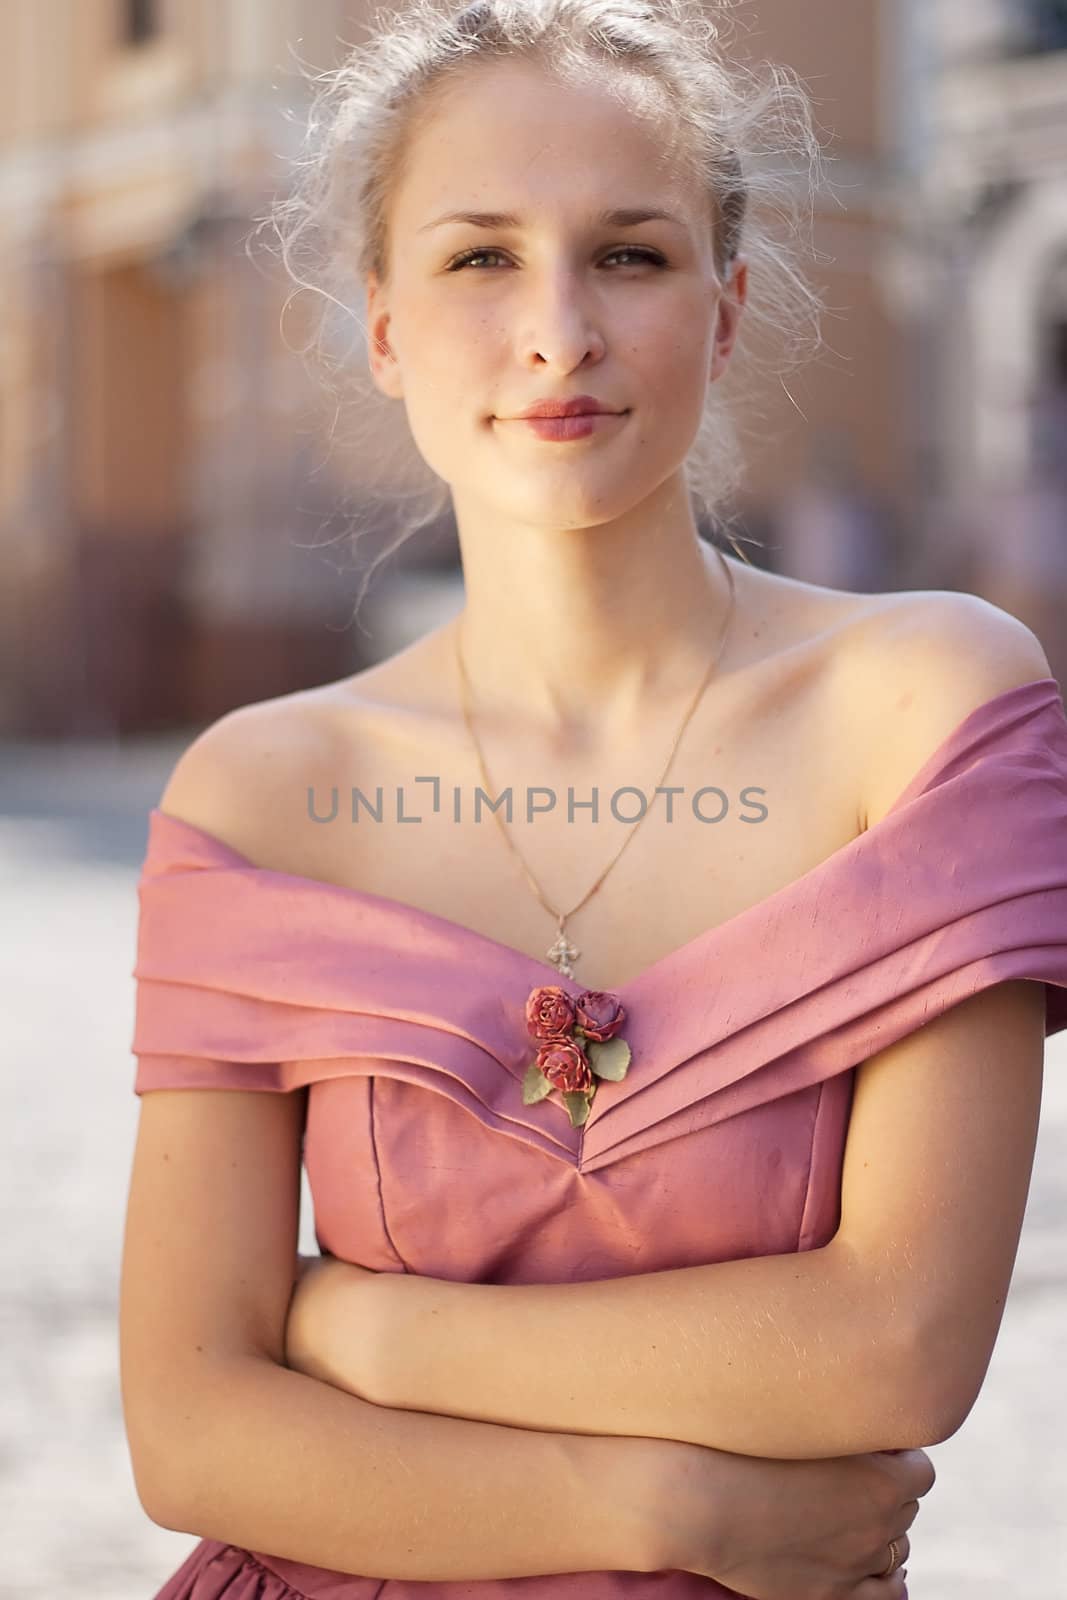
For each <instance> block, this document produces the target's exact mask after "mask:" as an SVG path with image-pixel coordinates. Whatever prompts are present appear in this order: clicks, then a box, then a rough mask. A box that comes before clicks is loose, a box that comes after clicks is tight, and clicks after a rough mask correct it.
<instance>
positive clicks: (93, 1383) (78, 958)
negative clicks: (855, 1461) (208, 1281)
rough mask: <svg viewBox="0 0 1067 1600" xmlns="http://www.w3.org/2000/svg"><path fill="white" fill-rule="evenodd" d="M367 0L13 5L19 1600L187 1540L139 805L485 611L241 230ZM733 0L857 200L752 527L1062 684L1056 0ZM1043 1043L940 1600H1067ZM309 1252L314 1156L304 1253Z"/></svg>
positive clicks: (1054, 1170)
mask: <svg viewBox="0 0 1067 1600" xmlns="http://www.w3.org/2000/svg"><path fill="white" fill-rule="evenodd" d="M371 9H372V8H371V7H370V5H369V4H368V3H365V0H356V3H353V0H8V3H7V4H6V5H5V6H4V7H3V34H2V40H3V50H2V51H0V352H2V359H0V896H2V901H0V903H2V907H3V912H4V916H3V924H2V933H0V1016H2V1017H3V1024H4V1026H3V1038H4V1043H5V1049H4V1053H3V1069H4V1070H3V1073H2V1075H0V1092H2V1093H3V1096H4V1099H5V1109H6V1112H7V1115H6V1117H5V1118H4V1121H3V1127H4V1129H5V1132H6V1135H7V1149H6V1150H5V1152H4V1159H3V1162H2V1169H3V1172H4V1175H5V1183H6V1185H7V1193H6V1196H5V1198H6V1199H7V1201H8V1205H7V1207H6V1213H7V1215H9V1216H10V1217H12V1218H13V1219H14V1226H12V1227H9V1228H8V1229H7V1231H6V1236H5V1244H4V1249H5V1253H6V1257H7V1259H6V1262H5V1268H6V1270H5V1273H4V1283H5V1290H6V1292H5V1294H4V1297H3V1302H2V1305H3V1309H2V1312H0V1319H2V1320H0V1327H2V1331H3V1335H4V1352H5V1355H6V1356H7V1361H8V1370H9V1372H10V1373H11V1378H10V1381H9V1384H8V1395H7V1397H6V1398H7V1403H6V1404H5V1406H4V1407H3V1421H2V1422H0V1470H2V1472H3V1483H2V1487H3V1503H4V1507H5V1512H6V1517H5V1523H6V1525H7V1527H8V1529H9V1533H8V1536H7V1538H6V1539H5V1551H4V1555H5V1560H4V1571H3V1572H2V1573H0V1597H4V1596H7V1595H10V1596H12V1600H14V1597H15V1596H18V1597H19V1600H58V1597H60V1596H67V1595H77V1597H78V1600H147V1597H149V1596H151V1595H153V1594H155V1592H156V1590H157V1588H158V1586H159V1584H160V1583H161V1582H162V1581H163V1579H164V1578H165V1577H166V1576H167V1575H168V1574H169V1573H171V1572H172V1571H173V1570H174V1568H175V1567H176V1566H177V1564H178V1562H179V1560H180V1559H181V1558H182V1556H183V1555H184V1553H185V1552H186V1551H187V1550H188V1549H189V1548H191V1546H192V1544H193V1542H194V1541H193V1539H192V1537H191V1536H188V1535H184V1534H175V1533H172V1532H169V1531H168V1530H165V1529H162V1528H159V1527H156V1526H155V1525H154V1524H153V1523H151V1522H150V1521H149V1519H148V1518H147V1516H146V1515H145V1514H144V1512H143V1510H142V1509H141V1506H140V1504H139V1502H138V1500H137V1497H136V1493H135V1491H134V1486H133V1480H132V1475H131V1471H130V1465H129V1459H128V1451H127V1445H126V1439H125V1433H124V1428H123V1420H122V1414H121V1406H120V1399H119V1388H118V1345H117V1303H116V1297H117V1287H118V1270H119V1262H120V1253H121V1244H122V1226H123V1218H124V1210H125V1204H126V1196H127V1185H128V1181H129V1172H130V1160H131V1156H132V1149H133V1140H134V1135H135V1130H136V1122H137V1109H138V1102H137V1100H136V1098H135V1096H134V1094H133V1092H132V1084H133V1074H134V1060H133V1057H132V1055H131V1054H130V1049H129V1046H130V1039H131V1035H132V1027H133V998H134V987H133V980H132V975H131V974H132V966H133V960H134V946H135V931H136V915H137V902H136V895H135V885H136V878H137V873H138V868H139V865H140V861H141V858H142V855H143V852H144V845H145V836H146V827H147V813H148V810H149V808H150V807H151V806H152V805H154V804H155V803H156V802H157V801H158V799H159V796H160V794H161V792H162V789H163V786H164V783H165V781H166V778H167V776H168V774H169V772H170V770H171V768H172V766H173V764H174V761H175V760H176V758H177V756H178V754H179V752H180V751H181V750H182V749H183V748H184V747H185V746H186V745H187V744H188V743H189V742H190V740H191V739H192V738H193V737H194V736H195V734H196V733H197V732H198V731H199V730H200V729H201V728H203V727H204V726H205V725H207V724H208V723H209V722H211V721H213V720H215V719H216V718H217V717H219V716H220V715H222V714H224V713H225V712H226V711H228V710H229V709H231V708H232V707H234V706H237V705H243V704H247V703H249V702H251V701H257V700H263V699H267V698H270V697H272V696H276V695H280V694H284V693H287V692H289V691H291V690H297V689H301V688H304V687H307V686H310V685H312V684H317V683H323V682H327V681H332V680H334V679H337V678H340V677H343V676H345V675H347V674H349V673H353V672H356V671H358V670H360V669H361V668H362V667H365V666H369V665H372V664H374V663H375V662H376V661H379V660H382V659H384V658H386V657H388V656H390V655H392V654H393V653H395V651H397V650H398V649H400V648H402V647H403V646H404V645H406V644H407V643H409V642H410V641H411V640H413V639H415V638H417V637H419V636H420V635H421V634H422V633H424V632H425V631H427V630H428V629H429V628H431V627H435V626H437V625H438V623H440V622H442V621H443V620H444V619H445V618H446V616H448V615H450V614H451V613H452V612H453V611H454V610H455V609H456V608H458V606H459V605H460V603H461V600H462V586H461V574H460V570H459V566H458V545H457V540H456V533H455V526H454V523H453V520H452V518H451V515H450V514H446V515H444V516H441V517H436V518H434V519H432V520H430V521H429V522H428V523H427V525H426V526H425V527H423V528H422V529H421V530H420V531H419V532H417V533H416V534H415V535H414V536H413V537H410V538H409V539H407V540H406V541H405V542H404V543H403V544H402V545H401V546H400V548H398V549H396V550H395V551H391V550H390V548H389V546H390V543H391V537H392V528H391V525H390V520H389V516H388V510H389V504H390V496H389V494H386V495H385V498H384V499H382V498H379V496H380V494H381V492H382V488H383V484H384V482H385V480H384V479H383V478H379V477H377V476H376V477H375V478H374V482H373V485H372V483H371V479H370V472H371V469H372V468H377V467H379V466H381V464H382V462H383V461H386V460H388V463H389V470H390V471H392V470H393V469H394V467H395V468H396V472H395V482H394V483H393V488H394V489H395V490H396V494H395V496H394V498H396V499H399V491H400V490H401V489H402V488H404V487H405V486H406V485H407V482H408V480H407V478H406V476H405V472H404V470H402V462H401V457H402V454H403V452H398V454H397V457H396V462H395V463H394V462H393V460H392V457H391V456H389V453H388V452H379V451H377V450H372V449H370V448H368V445H367V442H366V441H367V437H368V435H367V433H366V431H365V429H364V428H363V426H362V424H361V423H360V420H359V419H358V418H353V417H352V416H351V415H350V414H349V412H348V410H347V409H346V408H345V407H343V406H342V407H341V408H340V409H339V410H335V406H334V402H333V398H332V396H330V395H329V394H327V392H326V391H325V390H324V386H323V382H322V378H323V372H322V370H319V371H316V370H315V369H314V363H313V361H312V359H311V356H310V354H309V353H308V352H309V351H310V349H311V348H312V347H314V348H316V350H317V354H318V355H320V356H321V357H322V358H323V363H324V365H328V364H329V363H330V362H331V361H332V362H334V363H337V364H338V365H339V366H343V363H344V361H345V360H346V359H347V360H348V361H349V362H352V361H354V362H356V363H357V364H358V363H359V362H360V361H363V362H365V360H366V356H365V350H363V349H362V348H361V347H360V346H359V344H358V339H356V335H355V333H354V331H353V327H352V325H351V324H352V319H351V318H350V317H347V316H342V317H338V316H335V315H334V311H335V310H336V309H337V308H331V310H330V312H329V315H328V316H326V319H325V320H323V318H324V310H323V304H322V303H321V300H320V301H319V302H318V303H316V299H315V296H314V295H310V294H308V293H294V286H293V282H292V280H291V278H290V277H289V276H288V275H287V274H286V273H285V272H284V271H283V270H282V267H281V264H280V263H279V262H278V261H277V259H275V258H272V256H271V255H270V254H269V252H268V251H266V250H265V249H259V248H256V247H255V246H254V245H253V243H252V241H251V235H252V234H253V232H254V229H255V224H256V219H257V218H259V217H261V216H262V215H263V213H264V211H265V210H266V209H267V208H268V206H269V205H270V203H271V201H272V200H273V199H274V198H276V197H277V195H278V194H279V192H280V191H284V185H285V183H286V182H287V181H288V178H287V174H288V172H289V167H288V165H287V163H288V162H290V161H291V160H292V159H293V158H294V157H295V155H296V154H297V152H298V149H299V145H300V139H301V136H302V132H303V123H304V120H305V118H306V113H307V108H308V99H309V85H308V80H307V77H306V76H305V75H304V74H305V73H306V74H310V75H311V76H312V77H313V75H314V72H315V71H316V70H325V69H328V68H333V67H336V66H337V65H339V64H340V62H341V61H342V60H343V58H344V54H345V44H346V43H354V42H357V41H358V40H359V39H360V37H361V36H362V33H363V30H364V27H365V23H366V19H367V17H368V16H369V14H370V12H371ZM737 13H738V16H739V19H740V23H741V27H742V31H741V34H740V39H741V41H742V43H741V49H742V50H743V51H744V52H745V53H747V54H748V55H750V56H751V57H752V58H753V59H763V58H769V59H770V60H772V61H773V60H778V61H782V62H786V63H788V64H789V65H790V66H791V67H792V68H793V69H794V70H795V71H797V72H798V73H799V74H800V75H801V77H802V79H804V80H805V81H806V82H807V84H808V86H809V90H810V92H811V93H812V95H813V97H814V100H815V104H816V115H817V123H818V127H819V130H820V137H821V138H822V139H823V140H824V142H825V148H826V153H827V155H828V156H830V157H831V158H832V160H831V163H830V172H829V176H830V180H831V183H832V185H833V191H834V192H833V193H832V194H827V195H821V196H819V197H818V200H817V203H816V206H815V210H814V214H813V216H812V219H811V224H812V243H813V247H814V254H813V256H812V259H811V261H810V262H807V263H804V266H805V270H806V271H807V273H808V275H809V276H810V278H811V279H812V281H813V282H814V283H815V284H816V286H817V287H818V288H819V290H820V291H821V292H822V293H823V294H824V295H825V298H826V301H827V304H828V306H829V311H828V313H827V315H826V317H825V321H824V326H823V337H824V340H825V349H824V350H823V351H822V353H821V355H820V357H819V358H818V359H816V360H813V361H812V362H811V363H810V364H808V365H807V366H805V367H803V368H802V369H801V370H800V372H799V373H798V374H796V375H790V378H789V381H788V385H786V384H785V383H776V382H773V381H768V382H766V383H765V384H764V385H763V386H762V387H759V385H758V384H757V385H756V386H755V387H753V385H752V382H751V381H750V379H749V377H748V376H747V375H746V368H745V366H744V363H743V361H739V360H737V358H735V362H734V364H733V365H735V366H736V367H737V369H738V370H737V375H736V378H735V375H734V371H733V368H732V369H731V372H730V374H729V378H728V381H729V383H730V385H731V386H736V387H735V388H734V392H735V395H736V398H737V400H738V402H739V403H741V402H744V403H745V406H746V407H747V406H748V405H749V404H751V405H752V406H753V407H754V408H755V412H754V414H756V415H758V417H759V422H758V425H757V426H756V427H755V430H754V431H751V432H749V433H748V434H747V436H746V438H745V452H746V477H745V483H744V486H743V489H742V490H741V491H740V493H739V496H738V503H737V506H736V508H735V509H736V512H737V517H738V523H737V526H738V529H739V531H740V532H741V534H742V537H743V538H744V539H745V540H746V541H751V542H746V543H745V545H744V548H745V552H746V554H747V555H748V557H749V558H750V559H751V560H753V561H754V562H755V563H756V564H757V565H762V566H764V567H766V568H768V569H770V570H774V571H777V572H781V573H784V574H788V575H790V576H793V577H796V578H799V579H802V580H806V581H808V582H812V583H817V584H825V585H829V586H831V587H836V588H840V589H846V590H851V591H855V592H860V593H874V592H881V591H886V590H902V589H913V588H914V589H956V590H966V591H969V592H972V593H976V594H980V595H982V596H984V597H985V598H987V599H988V600H990V601H992V602H993V603H995V604H997V605H999V606H1002V607H1004V608H1005V609H1006V610H1008V611H1010V612H1011V613H1013V614H1014V615H1016V616H1018V617H1020V618H1022V620H1023V621H1024V622H1026V623H1027V624H1028V625H1029V626H1030V627H1031V628H1033V630H1034V631H1035V633H1036V634H1037V635H1038V637H1039V638H1040V639H1041V642H1042V644H1043V645H1044V647H1045V650H1046V652H1047V654H1048V657H1049V661H1050V663H1051V666H1052V671H1053V674H1054V675H1055V676H1056V677H1057V679H1058V681H1059V683H1060V685H1061V688H1062V687H1063V686H1064V685H1065V684H1067V0H847V3H842V0H803V3H801V4H797V3H796V0H761V3H756V0H740V3H739V5H738V7H737ZM746 29H751V31H750V32H746V31H745V30H746ZM301 68H303V69H304V71H303V72H302V71H301V70H300V69H301ZM750 292H751V294H753V295H758V294H759V284H758V282H756V283H753V284H752V286H751V290H750ZM349 309H350V310H351V309H352V308H349ZM357 309H358V310H360V311H361V310H362V308H361V307H360V308H357ZM354 341H355V345H356V348H355V353H354V354H353V342H354ZM743 343H744V339H743V338H742V344H743ZM394 409H395V410H397V409H399V408H394ZM750 426H751V425H750ZM379 456H380V457H381V459H379ZM372 487H373V490H374V492H373V493H372ZM390 492H391V491H390ZM702 531H704V532H707V531H708V530H707V529H706V528H705V529H703V530H702ZM357 533H358V538H356V537H355V535H356V534H357ZM365 580H369V582H368V588H367V596H366V601H365V603H364V605H363V607H362V609H361V610H360V613H359V620H358V623H357V622H353V620H352V611H353V607H354V605H355V602H356V600H357V597H358V596H359V594H360V592H361V588H362V586H363V584H364V581H365ZM1047 1062H1048V1065H1047V1072H1046V1090H1045V1103H1044V1108H1043V1118H1042V1127H1041V1136H1040V1142H1039V1147H1038V1154H1037V1164H1036V1169H1035V1174H1034V1181H1033V1187H1032V1191H1031V1197H1030V1205H1029V1211H1028V1215H1027V1221H1026V1227H1025V1230H1024V1234H1023V1241H1022V1247H1021V1250H1020V1255H1019V1261H1018V1266H1017V1270H1016V1274H1015V1279H1014V1283H1013V1286H1012V1291H1011V1296H1010V1299H1009V1302H1008V1306H1007V1310H1006V1313H1005V1317H1004V1325H1003V1332H1002V1335H1001V1338H1000V1342H999V1344H998V1346H997V1349H996V1352H995V1355H994V1359H993V1363H992V1366H991V1369H990V1373H989V1377H988V1379H987V1382H986V1385H985V1388H984V1390H983V1392H982V1395H981V1397H980V1399H979V1401H978V1404H977V1405H976V1407H975V1409H974V1411H973V1412H972V1414H971V1417H970V1418H969V1420H968V1421H967V1423H966V1425H965V1426H964V1428H963V1429H962V1430H961V1432H960V1433H959V1434H958V1435H957V1436H956V1438H954V1439H952V1440H950V1441H949V1442H948V1443H947V1444H945V1445H942V1446H938V1447H935V1449H934V1450H933V1451H932V1452H931V1453H932V1455H933V1457H934V1461H935V1465H936V1467H937V1470H938V1474H939V1477H938V1482H937V1484H936V1486H935V1488H934V1490H933V1491H932V1492H931V1494H930V1495H929V1496H928V1497H927V1499H926V1500H925V1501H924V1503H923V1507H922V1510H921V1513H920V1517H919V1519H918V1521H917V1523H916V1527H915V1530H914V1539H913V1545H914V1557H913V1560H912V1561H911V1563H910V1566H911V1577H910V1578H909V1591H910V1596H911V1600H1005V1597H1006V1596H1012V1597H1015V1596H1020V1597H1021V1600H1062V1597H1063V1596H1064V1595H1065V1594H1067V1517H1065V1514H1064V1510H1063V1507H1064V1505H1065V1504H1067V1450H1065V1449H1064V1440H1065V1438H1067V1399H1065V1397H1064V1396H1065V1386H1064V1384H1063V1382H1062V1378H1061V1374H1062V1373H1063V1372H1064V1370H1067V1164H1065V1163H1064V1161H1063V1158H1062V1150H1063V1148H1064V1140H1065V1138H1067V1034H1065V1035H1061V1036H1060V1037H1059V1038H1057V1039H1055V1040H1053V1041H1052V1042H1051V1043H1050V1045H1049V1047H1048V1057H1047ZM314 1248H315V1246H314V1235H313V1229H312V1224H311V1216H310V1207H309V1196H308V1192H307V1185H306V1179H305V1184H304V1214H303V1217H302V1242H301V1249H302V1250H304V1251H307V1252H311V1251H313V1250H314Z"/></svg>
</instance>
